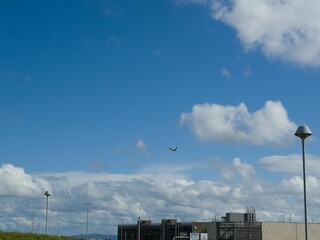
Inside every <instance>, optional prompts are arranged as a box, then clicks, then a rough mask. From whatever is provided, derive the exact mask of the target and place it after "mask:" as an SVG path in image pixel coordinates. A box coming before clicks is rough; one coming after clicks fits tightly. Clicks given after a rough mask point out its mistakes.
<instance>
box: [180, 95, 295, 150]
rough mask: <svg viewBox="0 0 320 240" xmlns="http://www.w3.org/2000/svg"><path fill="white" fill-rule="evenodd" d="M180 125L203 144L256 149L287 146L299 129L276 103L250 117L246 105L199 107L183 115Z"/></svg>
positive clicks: (207, 105) (204, 105)
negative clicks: (226, 143)
mask: <svg viewBox="0 0 320 240" xmlns="http://www.w3.org/2000/svg"><path fill="white" fill-rule="evenodd" d="M181 123H183V124H188V126H189V127H190V129H191V130H192V131H193V133H194V134H195V135H196V136H197V137H198V138H199V139H201V140H212V141H220V142H228V141H230V142H240V143H249V144H255V145H266V144H287V143H288V139H291V136H292V134H293V133H294V131H295V130H296V127H297V126H296V124H295V123H293V122H292V121H290V119H289V118H288V114H287V111H286V109H285V108H284V107H283V105H282V104H281V102H273V101H268V102H266V104H265V106H264V107H263V108H262V109H260V110H258V111H256V112H254V113H250V112H249V111H248V109H247V107H246V105H245V104H244V103H241V104H240V105H238V106H229V105H228V106H223V105H219V104H207V103H206V104H198V105H195V106H194V107H193V108H192V112H191V113H182V114H181ZM289 136H290V137H289Z"/></svg>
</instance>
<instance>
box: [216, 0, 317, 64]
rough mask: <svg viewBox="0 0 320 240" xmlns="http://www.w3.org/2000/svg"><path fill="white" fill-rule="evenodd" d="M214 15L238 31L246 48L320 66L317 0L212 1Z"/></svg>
mask: <svg viewBox="0 0 320 240" xmlns="http://www.w3.org/2000/svg"><path fill="white" fill-rule="evenodd" d="M212 9H213V16H214V18H215V19H219V20H222V21H223V22H225V23H227V24H229V25H230V26H232V27H233V28H235V29H236V30H237V33H238V37H239V39H240V40H241V42H242V43H243V45H244V46H245V48H246V49H253V48H260V49H261V50H262V51H263V53H264V54H265V55H266V56H268V57H272V58H274V57H275V58H280V59H282V60H284V61H287V62H293V63H297V64H301V65H311V66H318V67H319V66H320V44H319V43H320V10H319V9H320V8H319V2H318V1H317V0H309V1H303V0H293V1H291V0H290V1H288V0H284V1H283V0H274V1H270V0H233V1H221V0H213V1H212Z"/></svg>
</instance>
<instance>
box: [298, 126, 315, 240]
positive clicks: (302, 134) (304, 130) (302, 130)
mask: <svg viewBox="0 0 320 240" xmlns="http://www.w3.org/2000/svg"><path fill="white" fill-rule="evenodd" d="M294 135H296V136H297V137H299V138H301V142H302V165H303V196H304V230H305V240H308V215H307V189H306V164H305V146H304V145H305V139H306V138H307V137H309V136H311V135H312V133H311V131H310V129H309V128H308V127H307V126H305V125H304V126H300V127H298V129H297V131H296V132H295V134H294Z"/></svg>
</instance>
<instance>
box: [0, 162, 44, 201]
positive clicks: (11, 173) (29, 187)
mask: <svg viewBox="0 0 320 240" xmlns="http://www.w3.org/2000/svg"><path fill="white" fill-rule="evenodd" d="M0 179H1V184H0V196H15V197H33V196H34V195H36V194H39V193H42V192H44V191H43V190H44V189H46V190H49V189H50V184H48V182H46V181H43V180H41V179H39V178H35V177H32V176H31V175H29V174H26V173H25V171H24V169H23V168H19V167H15V166H13V165H11V164H3V165H2V167H1V168H0Z"/></svg>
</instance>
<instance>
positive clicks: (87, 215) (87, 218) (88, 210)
mask: <svg viewBox="0 0 320 240" xmlns="http://www.w3.org/2000/svg"><path fill="white" fill-rule="evenodd" d="M84 205H87V229H86V236H87V239H89V238H88V228H89V205H91V203H84Z"/></svg>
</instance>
